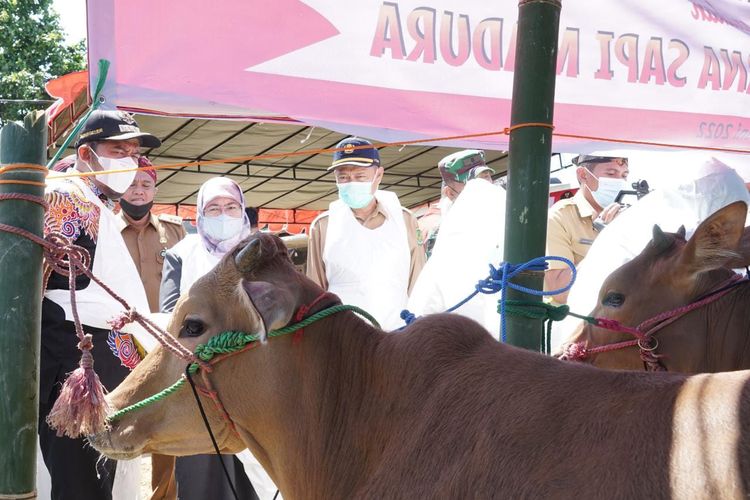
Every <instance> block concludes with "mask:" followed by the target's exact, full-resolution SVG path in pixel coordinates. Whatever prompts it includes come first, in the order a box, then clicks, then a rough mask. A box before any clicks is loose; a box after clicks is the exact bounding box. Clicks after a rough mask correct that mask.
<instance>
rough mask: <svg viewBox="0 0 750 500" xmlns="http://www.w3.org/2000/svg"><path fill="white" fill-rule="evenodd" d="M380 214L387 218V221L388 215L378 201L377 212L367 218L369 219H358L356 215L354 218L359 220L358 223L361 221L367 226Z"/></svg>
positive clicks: (374, 211) (376, 204) (376, 202)
mask: <svg viewBox="0 0 750 500" xmlns="http://www.w3.org/2000/svg"><path fill="white" fill-rule="evenodd" d="M353 213H354V212H352V214H353ZM378 214H382V215H383V217H385V218H386V219H387V218H388V213H387V212H386V211H385V209H384V208H383V205H382V204H381V203H380V202H379V201H377V200H376V201H375V210H373V212H372V213H371V214H370V216H369V217H367V219H361V218H359V217H357V216H356V215H354V218H355V219H357V220H358V221H360V222H361V223H362V224H365V223H367V222H368V221H370V220H372V219H373V218H375V217H377V215H378Z"/></svg>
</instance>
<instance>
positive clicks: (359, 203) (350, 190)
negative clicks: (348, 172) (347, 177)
mask: <svg viewBox="0 0 750 500" xmlns="http://www.w3.org/2000/svg"><path fill="white" fill-rule="evenodd" d="M336 187H338V188H339V198H341V201H343V202H344V203H346V204H347V205H348V206H349V207H350V208H355V209H356V208H364V207H366V206H367V205H368V204H369V203H370V202H371V201H372V199H373V197H374V196H373V194H372V192H371V191H372V182H347V183H346V184H336Z"/></svg>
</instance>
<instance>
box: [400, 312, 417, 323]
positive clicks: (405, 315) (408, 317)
mask: <svg viewBox="0 0 750 500" xmlns="http://www.w3.org/2000/svg"><path fill="white" fill-rule="evenodd" d="M401 319H402V320H404V323H406V324H407V325H411V324H412V323H414V321H416V320H417V316H416V315H415V314H414V313H412V312H411V311H409V310H408V309H404V310H403V311H401Z"/></svg>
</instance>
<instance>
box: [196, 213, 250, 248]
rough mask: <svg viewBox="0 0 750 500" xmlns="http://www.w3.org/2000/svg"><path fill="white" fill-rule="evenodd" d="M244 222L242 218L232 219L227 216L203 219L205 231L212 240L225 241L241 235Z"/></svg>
mask: <svg viewBox="0 0 750 500" xmlns="http://www.w3.org/2000/svg"><path fill="white" fill-rule="evenodd" d="M243 222H244V221H243V218H242V217H231V216H229V215H226V214H221V215H217V216H216V217H203V230H204V231H205V232H206V234H207V235H208V236H210V237H211V238H212V239H214V240H217V241H224V240H228V239H229V238H232V237H233V236H237V235H238V234H240V231H242V223H243Z"/></svg>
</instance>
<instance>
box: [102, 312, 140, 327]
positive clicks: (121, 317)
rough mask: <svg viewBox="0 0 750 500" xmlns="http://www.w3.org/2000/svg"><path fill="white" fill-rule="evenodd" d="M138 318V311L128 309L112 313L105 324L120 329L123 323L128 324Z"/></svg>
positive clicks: (123, 325)
mask: <svg viewBox="0 0 750 500" xmlns="http://www.w3.org/2000/svg"><path fill="white" fill-rule="evenodd" d="M137 318H138V312H137V311H136V310H135V309H129V310H127V311H123V312H121V313H119V314H116V315H114V316H113V317H112V318H111V319H110V320H108V321H107V324H109V326H110V327H111V328H112V329H113V330H117V331H120V330H122V329H123V328H124V327H125V325H129V324H130V323H132V322H133V321H135V320H136V319H137Z"/></svg>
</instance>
